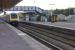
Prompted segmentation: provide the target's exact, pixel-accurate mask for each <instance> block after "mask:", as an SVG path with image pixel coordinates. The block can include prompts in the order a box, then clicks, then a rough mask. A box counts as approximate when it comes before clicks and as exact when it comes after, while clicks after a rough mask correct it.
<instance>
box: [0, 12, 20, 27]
mask: <svg viewBox="0 0 75 50" xmlns="http://www.w3.org/2000/svg"><path fill="white" fill-rule="evenodd" d="M0 19H2V20H3V21H5V22H7V23H9V24H11V25H15V26H16V25H18V22H19V15H18V14H17V13H11V14H6V15H3V16H2V17H0Z"/></svg>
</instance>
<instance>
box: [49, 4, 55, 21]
mask: <svg viewBox="0 0 75 50" xmlns="http://www.w3.org/2000/svg"><path fill="white" fill-rule="evenodd" d="M49 5H50V6H54V5H55V4H49ZM52 15H53V8H52V7H51V22H53V18H52Z"/></svg>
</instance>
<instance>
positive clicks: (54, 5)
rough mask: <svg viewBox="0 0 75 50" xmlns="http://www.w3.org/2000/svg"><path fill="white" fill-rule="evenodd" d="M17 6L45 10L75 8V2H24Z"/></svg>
mask: <svg viewBox="0 0 75 50" xmlns="http://www.w3.org/2000/svg"><path fill="white" fill-rule="evenodd" d="M16 6H37V7H40V8H42V9H45V10H50V9H65V8H69V7H75V0H23V1H21V2H20V3H18V4H17V5H16Z"/></svg>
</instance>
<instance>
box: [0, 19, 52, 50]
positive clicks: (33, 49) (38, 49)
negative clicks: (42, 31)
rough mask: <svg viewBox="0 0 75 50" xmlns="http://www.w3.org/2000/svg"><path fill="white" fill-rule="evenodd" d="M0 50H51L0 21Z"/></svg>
mask: <svg viewBox="0 0 75 50" xmlns="http://www.w3.org/2000/svg"><path fill="white" fill-rule="evenodd" d="M0 50H51V49H50V48H48V47H46V46H44V45H43V44H41V43H39V42H38V41H36V40H35V39H33V38H32V37H30V36H28V35H27V34H25V33H23V32H21V31H20V30H18V29H16V28H15V27H13V26H11V25H9V24H7V23H5V22H3V21H1V20H0Z"/></svg>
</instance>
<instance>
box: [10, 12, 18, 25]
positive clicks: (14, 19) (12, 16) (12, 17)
mask: <svg viewBox="0 0 75 50" xmlns="http://www.w3.org/2000/svg"><path fill="white" fill-rule="evenodd" d="M18 22H19V16H18V15H17V14H16V13H11V14H10V17H9V23H10V24H12V25H18Z"/></svg>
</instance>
